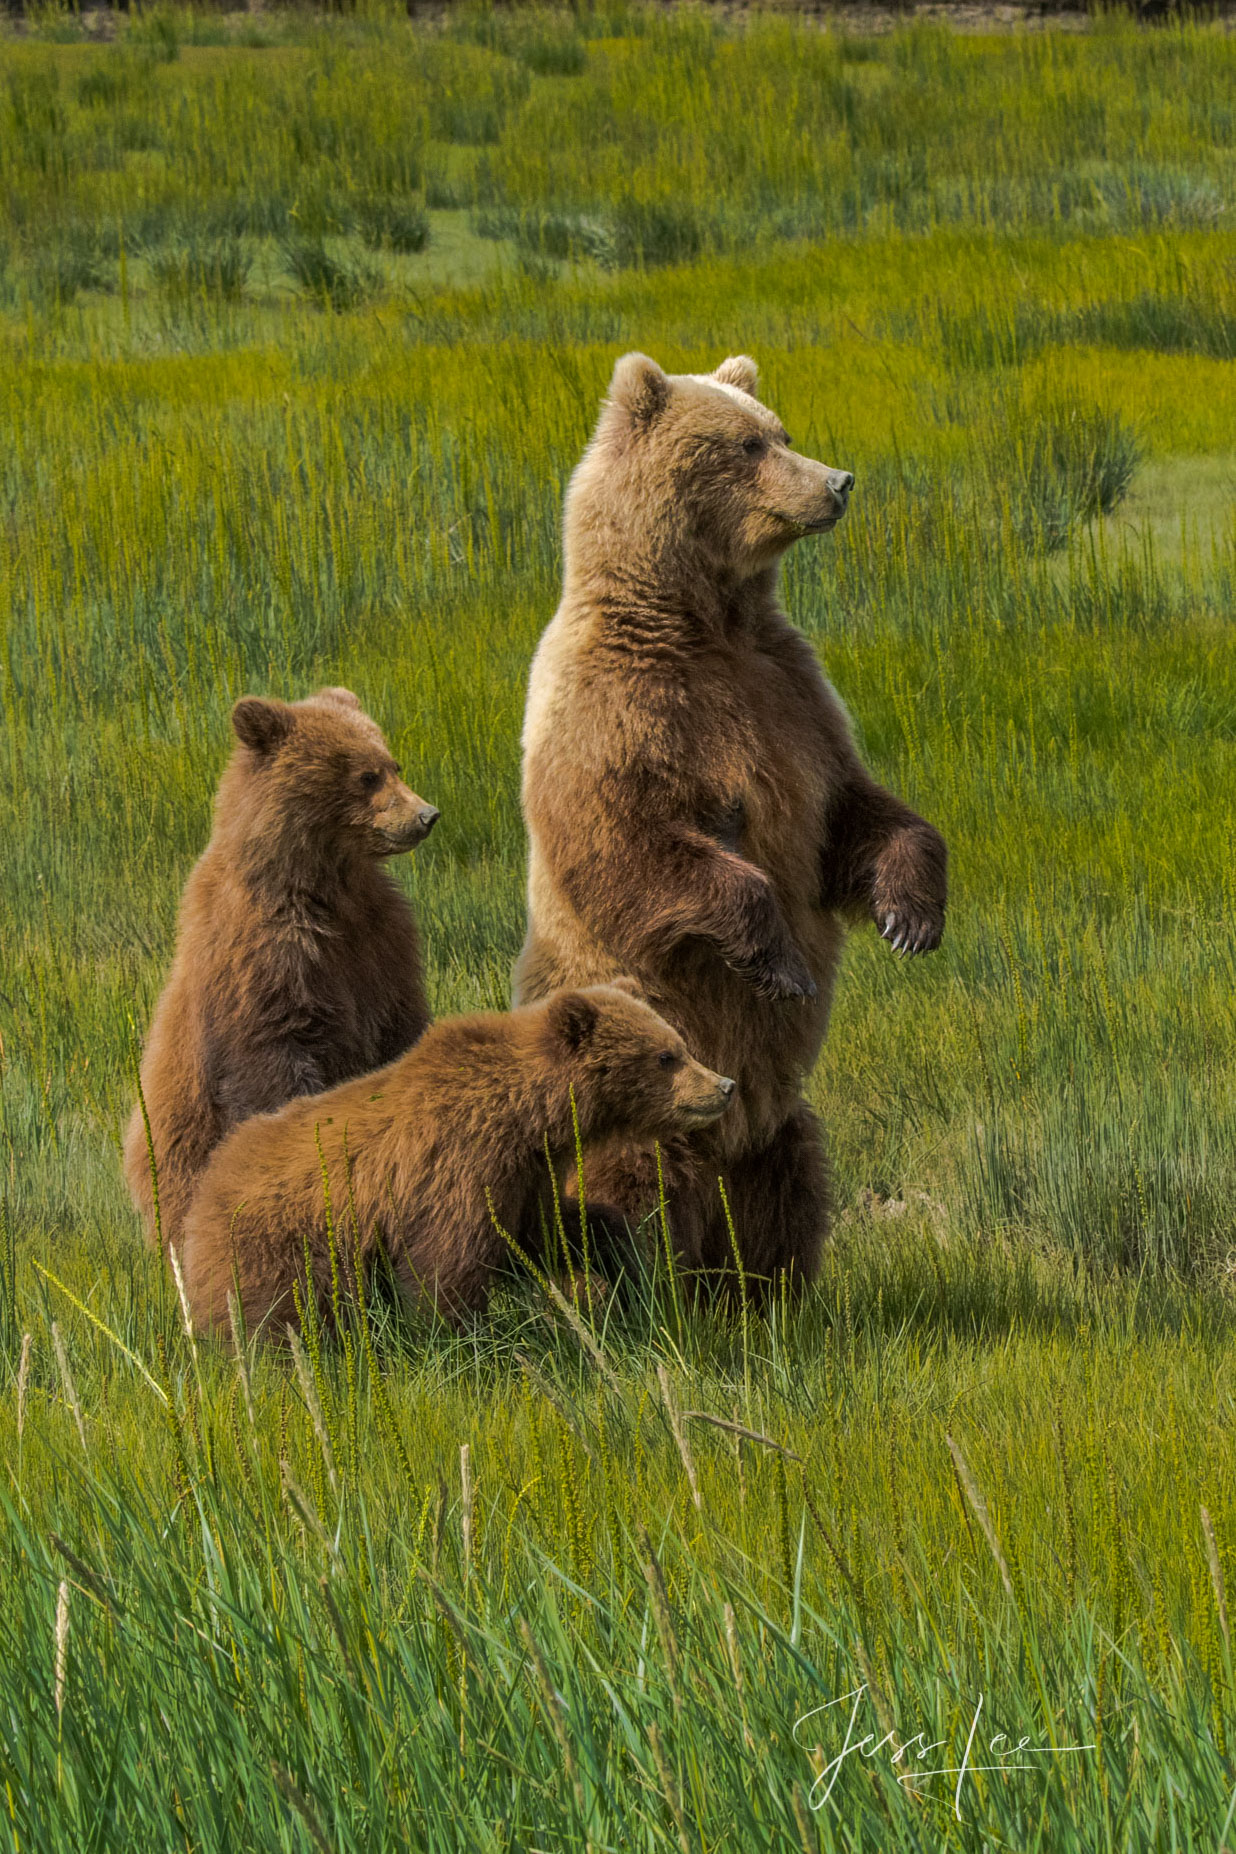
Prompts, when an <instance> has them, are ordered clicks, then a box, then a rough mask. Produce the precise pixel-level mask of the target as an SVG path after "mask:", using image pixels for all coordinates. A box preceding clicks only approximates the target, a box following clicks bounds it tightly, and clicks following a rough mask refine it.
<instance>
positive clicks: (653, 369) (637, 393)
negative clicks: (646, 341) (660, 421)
mask: <svg viewBox="0 0 1236 1854" xmlns="http://www.w3.org/2000/svg"><path fill="white" fill-rule="evenodd" d="M669 396H670V383H669V376H668V374H666V373H663V372H662V370H661V369H660V367H658V366H657V363H656V362H655V361H654V360H649V358H648V356H647V355H646V354H624V355H623V357H622V359H621V360H620V361H619V362H618V365H617V366H616V367H615V368H614V377H613V379H612V380H611V381H610V383H609V397H610V403H611V405H616V406H621V407H622V409H623V411H624V412H626V413H628V414H629V415H630V417H631V419H632V421H633V423H635V424H637V425H650V424H651V423H652V421H653V419H655V418H657V417H659V415H660V414H661V413H662V412H664V410H665V408H666V406H667V405H668V404H669Z"/></svg>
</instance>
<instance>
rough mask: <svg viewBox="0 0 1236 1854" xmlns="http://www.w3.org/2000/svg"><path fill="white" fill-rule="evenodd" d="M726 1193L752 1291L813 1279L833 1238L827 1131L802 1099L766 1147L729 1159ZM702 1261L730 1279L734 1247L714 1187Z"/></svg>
mask: <svg viewBox="0 0 1236 1854" xmlns="http://www.w3.org/2000/svg"><path fill="white" fill-rule="evenodd" d="M725 1188H726V1194H727V1196H728V1199H729V1206H730V1215H731V1217H732V1218H733V1223H734V1234H735V1237H736V1238H737V1242H738V1249H739V1254H740V1255H741V1257H742V1265H743V1270H744V1272H745V1274H746V1275H747V1277H748V1281H749V1284H750V1286H751V1288H752V1291H753V1292H754V1293H755V1294H756V1295H757V1296H758V1295H764V1294H767V1293H768V1292H770V1291H771V1290H772V1289H773V1288H774V1287H775V1286H776V1284H777V1281H778V1278H779V1277H780V1276H781V1275H782V1274H783V1273H788V1274H789V1276H790V1278H791V1283H792V1284H795V1285H800V1286H801V1285H804V1284H805V1283H807V1282H809V1281H812V1280H814V1278H815V1275H816V1271H817V1270H818V1268H819V1265H820V1251H821V1250H822V1248H823V1246H824V1239H825V1236H826V1235H827V1233H828V1216H829V1202H830V1198H829V1176H828V1161H827V1158H826V1155H825V1151H824V1138H823V1132H822V1129H821V1127H820V1123H819V1120H818V1119H817V1117H816V1116H815V1114H814V1113H813V1112H812V1111H811V1109H810V1108H809V1107H808V1106H807V1103H806V1102H805V1101H800V1102H799V1104H798V1106H797V1107H796V1108H795V1110H794V1112H793V1113H792V1114H791V1115H790V1117H789V1119H788V1120H786V1121H784V1122H783V1123H782V1125H781V1126H780V1127H778V1129H777V1131H776V1132H775V1133H774V1134H773V1136H772V1138H771V1139H770V1140H769V1141H768V1142H767V1143H766V1144H765V1145H763V1146H758V1147H755V1148H753V1149H752V1150H750V1151H748V1152H745V1153H743V1154H742V1155H741V1156H740V1157H738V1158H737V1159H734V1160H732V1161H731V1163H730V1164H729V1166H728V1167H727V1168H726V1173H725ZM705 1262H706V1265H707V1266H709V1267H710V1268H715V1269H716V1270H718V1271H719V1272H724V1273H728V1275H729V1277H730V1280H731V1282H732V1280H733V1270H734V1259H733V1244H732V1241H731V1238H730V1231H729V1224H728V1222H727V1221H726V1217H725V1209H724V1206H723V1205H722V1203H721V1202H720V1196H719V1193H717V1191H716V1187H715V1186H714V1188H713V1196H712V1197H711V1198H710V1200H709V1217H708V1234H707V1242H706V1253H705Z"/></svg>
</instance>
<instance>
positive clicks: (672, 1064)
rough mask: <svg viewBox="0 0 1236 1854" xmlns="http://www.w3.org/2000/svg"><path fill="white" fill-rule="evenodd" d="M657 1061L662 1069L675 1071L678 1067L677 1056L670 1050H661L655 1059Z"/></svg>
mask: <svg viewBox="0 0 1236 1854" xmlns="http://www.w3.org/2000/svg"><path fill="white" fill-rule="evenodd" d="M657 1061H658V1062H659V1063H660V1065H661V1067H662V1068H663V1069H676V1068H677V1067H678V1056H677V1055H676V1054H675V1052H674V1051H673V1050H672V1049H663V1050H662V1051H661V1054H660V1055H659V1056H658V1057H657Z"/></svg>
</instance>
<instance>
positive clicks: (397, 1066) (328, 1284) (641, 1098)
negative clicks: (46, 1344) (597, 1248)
mask: <svg viewBox="0 0 1236 1854" xmlns="http://www.w3.org/2000/svg"><path fill="white" fill-rule="evenodd" d="M733 1093H734V1083H733V1082H732V1081H731V1080H729V1079H728V1077H726V1076H722V1075H713V1074H710V1073H709V1071H708V1070H707V1069H705V1068H702V1067H701V1066H700V1064H699V1063H698V1062H694V1061H692V1059H691V1057H690V1056H689V1055H688V1054H687V1050H686V1046H685V1045H684V1043H683V1040H682V1038H681V1037H680V1036H679V1035H678V1033H677V1031H675V1030H672V1029H671V1028H670V1026H669V1025H668V1024H667V1023H664V1022H663V1021H662V1019H661V1018H659V1017H658V1016H657V1015H656V1014H655V1012H653V1011H651V1010H649V1008H648V1006H647V1005H646V1004H644V1003H643V1002H642V1001H641V1000H640V999H638V998H637V997H635V996H633V995H632V993H631V991H630V990H628V989H627V988H626V986H625V985H623V984H622V983H621V982H619V983H618V984H616V985H614V986H601V987H595V988H593V989H590V990H586V991H577V992H560V993H558V994H557V995H556V996H555V997H553V998H551V999H549V1000H548V1001H547V1002H546V1003H543V1004H537V1005H530V1006H529V1007H528V1008H527V1009H525V1010H519V1011H513V1012H511V1013H510V1014H509V1015H505V1016H500V1015H498V1014H496V1013H489V1014H485V1015H478V1016H475V1017H457V1018H453V1019H449V1020H448V1021H447V1022H445V1023H439V1024H435V1025H434V1027H433V1029H432V1030H427V1031H426V1032H425V1035H424V1036H423V1037H422V1038H421V1040H420V1042H419V1043H418V1044H417V1045H416V1047H415V1049H412V1050H410V1051H409V1052H408V1054H407V1055H406V1056H402V1057H400V1059H399V1060H398V1061H397V1062H392V1063H391V1064H390V1065H389V1067H387V1068H385V1069H383V1070H382V1071H381V1073H380V1074H377V1075H366V1076H364V1077H363V1078H362V1079H361V1080H359V1081H351V1082H345V1083H344V1084H343V1086H342V1087H339V1088H332V1089H331V1090H330V1091H329V1092H328V1093H326V1094H323V1095H318V1096H317V1097H315V1098H314V1099H312V1100H299V1101H291V1102H289V1103H288V1105H287V1106H286V1107H284V1108H283V1109H282V1110H281V1111H280V1112H279V1113H277V1114H263V1115H261V1116H259V1117H258V1118H257V1119H255V1120H249V1121H247V1122H246V1123H245V1125H244V1126H242V1127H238V1128H237V1129H236V1131H235V1132H234V1133H233V1134H232V1135H231V1137H230V1138H229V1139H227V1140H226V1141H225V1142H224V1143H223V1145H222V1146H220V1148H219V1150H218V1151H217V1152H216V1153H215V1155H214V1157H213V1158H212V1159H211V1161H210V1164H209V1165H208V1167H207V1168H206V1171H205V1174H204V1175H203V1177H202V1180H201V1183H200V1185H199V1187H198V1191H197V1195H196V1196H195V1197H194V1200H193V1203H192V1205H191V1206H190V1209H189V1214H188V1217H187V1219H186V1222H185V1240H184V1258H183V1259H184V1275H185V1286H186V1289H187V1292H188V1296H189V1305H190V1307H191V1309H192V1312H193V1316H194V1319H195V1320H197V1321H200V1322H201V1323H202V1324H205V1325H211V1324H216V1325H217V1324H219V1323H220V1322H221V1321H223V1320H224V1319H225V1318H226V1309H227V1296H228V1291H229V1289H230V1288H231V1287H232V1284H233V1281H235V1283H236V1285H237V1286H238V1287H239V1290H240V1296H241V1304H242V1307H243V1309H244V1317H245V1322H246V1324H247V1325H248V1327H249V1328H250V1329H251V1330H252V1329H254V1328H256V1327H258V1326H262V1325H265V1326H266V1328H267V1330H268V1332H269V1331H273V1330H274V1329H275V1328H276V1327H278V1326H279V1325H280V1324H281V1323H282V1322H284V1321H286V1320H288V1319H290V1318H292V1317H293V1311H294V1299H293V1288H294V1285H295V1284H296V1283H297V1281H301V1280H304V1277H305V1266H306V1257H308V1259H309V1263H310V1267H311V1272H312V1289H313V1295H314V1298H315V1300H316V1303H317V1306H318V1309H319V1311H320V1312H322V1313H324V1314H325V1313H327V1312H328V1310H329V1306H330V1298H331V1293H332V1287H333V1281H334V1278H335V1276H336V1272H337V1267H338V1265H339V1264H340V1263H342V1264H343V1265H344V1266H345V1268H346V1265H347V1264H348V1262H349V1261H350V1260H351V1259H352V1258H353V1257H356V1259H357V1260H358V1262H359V1264H360V1267H361V1268H362V1270H363V1269H364V1268H365V1266H366V1265H367V1264H368V1263H369V1262H371V1261H372V1260H373V1259H374V1257H375V1256H376V1254H377V1252H378V1251H379V1250H383V1251H384V1252H385V1254H386V1256H387V1257H388V1259H389V1261H390V1263H391V1266H392V1268H393V1270H394V1274H395V1277H396V1279H397V1280H398V1281H399V1283H400V1285H401V1286H402V1287H403V1288H404V1289H405V1290H407V1291H409V1292H411V1293H413V1294H416V1295H419V1296H423V1297H424V1298H426V1299H428V1300H430V1301H432V1302H433V1303H434V1304H435V1305H437V1306H438V1307H440V1308H441V1309H442V1310H443V1311H444V1312H446V1313H448V1314H450V1315H453V1316H455V1317H459V1316H461V1315H463V1314H465V1313H469V1312H475V1311H478V1310H480V1309H481V1308H483V1307H484V1305H485V1302H486V1300H487V1298H488V1294H489V1287H490V1282H491V1280H492V1278H493V1275H494V1272H495V1270H496V1269H497V1268H498V1267H499V1266H500V1265H501V1263H502V1261H503V1260H504V1256H505V1244H504V1242H503V1239H502V1236H501V1235H500V1234H499V1233H498V1231H497V1230H496V1229H495V1228H494V1218H496V1219H497V1221H498V1222H499V1223H500V1224H501V1226H502V1228H503V1229H504V1230H513V1229H516V1228H518V1227H520V1226H521V1224H523V1223H524V1222H525V1220H526V1216H527V1210H528V1204H529V1200H530V1199H531V1198H532V1197H534V1196H535V1195H536V1193H537V1191H538V1189H539V1175H540V1170H541V1167H542V1165H543V1163H544V1155H545V1151H546V1146H547V1145H548V1149H549V1154H550V1158H551V1160H553V1161H558V1162H560V1161H561V1160H562V1159H563V1157H564V1156H565V1155H566V1153H567V1152H568V1151H570V1150H571V1149H572V1148H573V1144H574V1139H575V1133H574V1121H575V1117H576V1116H577V1117H578V1122H579V1127H580V1131H581V1134H582V1135H583V1137H585V1138H587V1139H603V1138H605V1137H606V1136H607V1135H609V1134H615V1133H621V1134H625V1135H628V1136H631V1137H637V1138H645V1139H656V1138H665V1137H667V1136H670V1135H673V1134H674V1133H676V1132H679V1131H681V1130H682V1129H684V1128H688V1127H695V1126H702V1125H704V1124H706V1123H707V1122H708V1121H711V1120H714V1119H716V1118H717V1116H718V1115H719V1114H721V1113H723V1112H724V1110H725V1108H726V1107H727V1106H728V1105H729V1102H730V1099H731V1097H732V1095H733ZM324 1171H325V1183H324V1179H323V1173H324ZM328 1189H329V1192H330V1199H331V1201H330V1202H328V1199H327V1191H328ZM332 1204H333V1215H332ZM491 1210H492V1215H491ZM336 1245H337V1247H336ZM332 1251H334V1253H332Z"/></svg>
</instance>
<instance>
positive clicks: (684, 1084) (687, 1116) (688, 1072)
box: [677, 1061, 738, 1126]
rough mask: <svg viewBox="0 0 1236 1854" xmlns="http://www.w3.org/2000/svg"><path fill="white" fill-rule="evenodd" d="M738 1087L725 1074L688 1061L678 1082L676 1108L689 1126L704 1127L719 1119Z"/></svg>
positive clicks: (699, 1063)
mask: <svg viewBox="0 0 1236 1854" xmlns="http://www.w3.org/2000/svg"><path fill="white" fill-rule="evenodd" d="M737 1086H738V1084H737V1083H736V1082H734V1081H733V1080H732V1079H731V1078H730V1077H729V1076H728V1075H718V1074H717V1073H716V1071H715V1070H713V1069H706V1068H705V1067H704V1065H703V1063H702V1062H695V1061H691V1062H688V1063H687V1064H686V1066H685V1068H684V1070H683V1073H682V1077H681V1080H680V1082H679V1087H678V1090H677V1093H678V1108H679V1112H680V1113H681V1115H682V1118H683V1120H684V1122H685V1123H686V1124H687V1125H689V1126H706V1125H707V1124H708V1123H709V1122H710V1121H713V1120H719V1119H720V1118H721V1116H722V1114H723V1113H724V1112H725V1110H726V1108H727V1107H728V1106H729V1105H730V1102H731V1101H732V1100H733V1099H734V1095H735V1092H736V1090H737Z"/></svg>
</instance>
